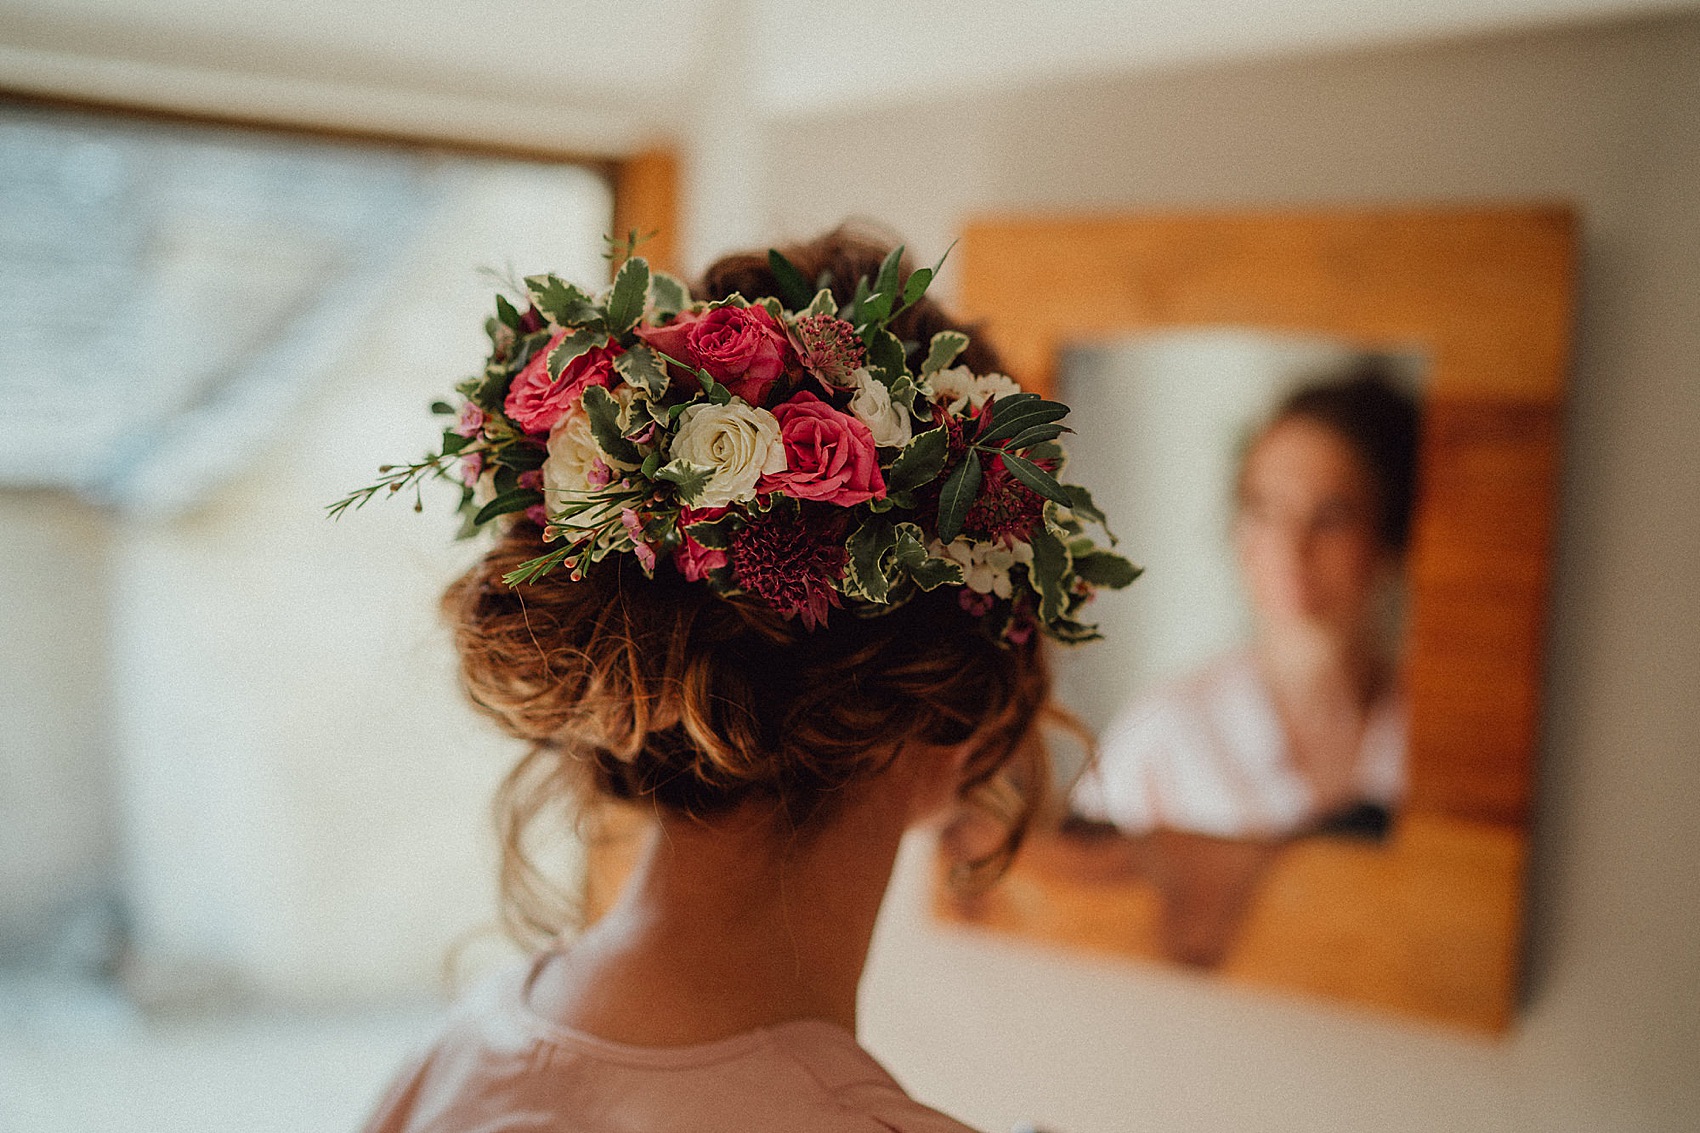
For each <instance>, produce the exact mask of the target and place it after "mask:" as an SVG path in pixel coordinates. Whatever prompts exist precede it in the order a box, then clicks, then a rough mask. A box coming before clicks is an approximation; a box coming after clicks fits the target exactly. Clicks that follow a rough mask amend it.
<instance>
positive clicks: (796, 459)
mask: <svg viewBox="0 0 1700 1133" xmlns="http://www.w3.org/2000/svg"><path fill="white" fill-rule="evenodd" d="M773 415H774V416H775V417H777V418H779V435H780V437H781V438H782V439H783V440H784V442H785V471H783V472H775V473H774V474H773V475H771V476H763V477H762V478H761V479H760V480H759V481H758V482H757V483H756V488H757V490H758V491H763V492H783V493H784V494H785V495H787V496H794V497H796V498H797V499H801V500H820V501H822V502H823V503H829V504H838V505H839V506H840V507H854V506H855V505H857V504H860V503H866V502H867V501H869V500H873V499H881V498H883V497H884V496H885V478H884V477H883V476H881V475H880V464H879V458H878V456H877V455H876V454H875V453H874V435H873V434H872V433H870V432H869V431H868V427H867V426H866V425H864V424H862V423H861V422H860V421H858V420H856V418H854V417H852V416H850V415H849V414H848V413H840V412H839V411H838V410H836V409H834V408H833V407H832V406H830V405H828V404H827V403H826V402H824V401H822V400H821V399H820V398H818V397H816V396H815V395H814V394H812V393H809V392H808V391H806V390H805V391H803V392H801V393H799V394H797V396H796V397H793V398H792V399H791V400H790V401H787V402H786V403H785V404H784V405H780V406H777V407H775V408H774V410H773Z"/></svg>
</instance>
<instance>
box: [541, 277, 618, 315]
mask: <svg viewBox="0 0 1700 1133" xmlns="http://www.w3.org/2000/svg"><path fill="white" fill-rule="evenodd" d="M525 290H526V294H527V295H529V296H530V297H531V303H532V305H533V306H534V307H536V308H537V309H538V311H540V312H542V314H543V316H544V317H545V318H547V319H549V321H551V322H553V323H555V324H556V325H557V326H562V327H577V326H584V325H586V324H589V323H599V322H601V321H602V320H603V318H604V317H605V313H604V311H603V310H602V308H601V307H599V306H598V305H597V304H596V302H595V300H593V299H591V297H590V296H588V295H586V294H585V293H584V292H582V291H580V290H579V289H578V288H576V287H574V286H573V285H572V284H570V283H566V282H563V281H562V280H561V279H559V278H557V277H556V276H553V275H528V276H526V277H525Z"/></svg>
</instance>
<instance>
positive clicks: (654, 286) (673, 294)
mask: <svg viewBox="0 0 1700 1133" xmlns="http://www.w3.org/2000/svg"><path fill="white" fill-rule="evenodd" d="M649 305H650V307H651V308H652V309H653V310H654V311H655V317H656V318H658V319H665V318H669V317H671V316H673V315H676V314H678V313H679V312H680V311H683V310H684V309H685V308H686V307H689V306H690V305H691V290H690V288H688V287H686V286H685V285H684V284H683V283H681V282H680V281H679V280H677V279H674V278H673V277H672V276H670V275H668V274H667V273H666V272H662V271H652V272H650V273H649Z"/></svg>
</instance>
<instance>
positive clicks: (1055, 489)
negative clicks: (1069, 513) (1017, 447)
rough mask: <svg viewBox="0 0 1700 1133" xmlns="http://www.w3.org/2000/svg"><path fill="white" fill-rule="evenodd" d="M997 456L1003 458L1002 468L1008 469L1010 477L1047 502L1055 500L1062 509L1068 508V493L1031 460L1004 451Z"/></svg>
mask: <svg viewBox="0 0 1700 1133" xmlns="http://www.w3.org/2000/svg"><path fill="white" fill-rule="evenodd" d="M999 455H1000V456H1002V457H1003V466H1004V467H1005V468H1007V469H1009V472H1010V475H1012V476H1014V477H1015V478H1016V479H1017V480H1020V481H1021V482H1022V483H1023V484H1026V485H1027V486H1028V487H1029V488H1032V489H1033V490H1034V491H1035V492H1038V493H1039V494H1040V495H1041V496H1044V497H1045V498H1046V499H1047V500H1055V501H1056V502H1057V503H1059V504H1062V505H1063V506H1064V507H1067V506H1068V503H1069V496H1068V493H1067V492H1065V491H1063V487H1062V485H1061V484H1059V483H1057V482H1056V479H1055V478H1054V477H1053V476H1052V475H1051V474H1050V473H1049V472H1046V471H1045V470H1044V469H1043V468H1040V467H1039V466H1038V465H1037V464H1034V463H1033V462H1032V461H1031V460H1026V459H1024V458H1022V457H1019V456H1016V455H1015V454H1014V453H1013V452H1008V451H1005V452H1002V453H1000V454H999Z"/></svg>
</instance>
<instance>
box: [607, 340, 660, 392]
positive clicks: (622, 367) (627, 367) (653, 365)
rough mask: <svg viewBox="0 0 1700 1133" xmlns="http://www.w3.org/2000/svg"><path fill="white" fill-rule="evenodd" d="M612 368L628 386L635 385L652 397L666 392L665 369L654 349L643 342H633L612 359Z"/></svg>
mask: <svg viewBox="0 0 1700 1133" xmlns="http://www.w3.org/2000/svg"><path fill="white" fill-rule="evenodd" d="M614 370H615V372H616V373H618V374H619V375H620V377H622V378H624V379H625V380H626V384H627V385H629V386H635V387H637V388H638V389H641V390H642V391H643V392H644V393H647V394H648V395H649V396H650V397H651V398H652V399H653V398H657V397H660V396H661V395H662V394H664V393H666V392H667V370H666V368H665V367H664V366H663V364H662V362H661V359H660V358H658V357H657V356H656V354H655V351H653V350H651V349H650V348H649V347H647V346H645V345H644V344H643V343H641V342H638V343H633V344H632V345H631V346H630V347H629V348H628V349H627V350H626V352H625V353H624V354H621V355H620V356H619V357H617V358H615V359H614Z"/></svg>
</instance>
